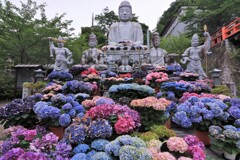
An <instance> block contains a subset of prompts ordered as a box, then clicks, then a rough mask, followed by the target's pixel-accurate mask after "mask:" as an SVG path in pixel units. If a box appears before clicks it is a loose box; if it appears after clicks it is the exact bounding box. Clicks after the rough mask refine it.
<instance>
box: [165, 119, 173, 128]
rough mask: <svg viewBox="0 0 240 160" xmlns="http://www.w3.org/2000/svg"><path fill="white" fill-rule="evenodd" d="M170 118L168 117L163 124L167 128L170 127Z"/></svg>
mask: <svg viewBox="0 0 240 160" xmlns="http://www.w3.org/2000/svg"><path fill="white" fill-rule="evenodd" d="M171 124H172V122H171V119H168V120H167V121H166V122H165V126H166V127H167V128H168V129H171Z"/></svg>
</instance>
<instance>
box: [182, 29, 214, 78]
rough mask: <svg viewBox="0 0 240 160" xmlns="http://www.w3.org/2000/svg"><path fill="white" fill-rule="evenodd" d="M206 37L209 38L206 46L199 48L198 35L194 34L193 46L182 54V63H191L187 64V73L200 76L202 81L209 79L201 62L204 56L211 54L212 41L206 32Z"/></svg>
mask: <svg viewBox="0 0 240 160" xmlns="http://www.w3.org/2000/svg"><path fill="white" fill-rule="evenodd" d="M204 36H205V37H207V39H206V40H205V43H204V45H201V46H198V44H199V38H198V35H197V34H194V35H193V37H192V41H191V42H192V46H191V47H189V48H187V49H186V50H185V51H184V53H183V54H182V57H183V58H182V60H181V62H182V63H183V64H185V63H186V62H187V61H189V63H188V64H187V69H186V71H188V72H192V73H197V74H198V75H199V79H200V80H202V79H204V78H206V77H207V75H206V73H205V72H204V71H203V68H202V64H201V60H202V58H201V57H202V56H203V54H210V53H211V52H208V50H209V48H210V44H209V43H211V41H209V39H211V37H210V34H209V33H208V32H206V31H205V33H204Z"/></svg>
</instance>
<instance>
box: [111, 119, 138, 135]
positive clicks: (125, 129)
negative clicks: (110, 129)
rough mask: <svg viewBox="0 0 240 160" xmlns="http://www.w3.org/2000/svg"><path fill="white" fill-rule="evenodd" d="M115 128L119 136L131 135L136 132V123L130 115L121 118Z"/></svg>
mask: <svg viewBox="0 0 240 160" xmlns="http://www.w3.org/2000/svg"><path fill="white" fill-rule="evenodd" d="M114 128H115V130H116V132H117V134H124V133H129V132H131V131H133V130H134V128H135V122H134V121H133V119H132V118H131V117H130V116H128V115H125V116H123V117H122V116H119V117H118V121H117V122H116V123H115V124H114Z"/></svg>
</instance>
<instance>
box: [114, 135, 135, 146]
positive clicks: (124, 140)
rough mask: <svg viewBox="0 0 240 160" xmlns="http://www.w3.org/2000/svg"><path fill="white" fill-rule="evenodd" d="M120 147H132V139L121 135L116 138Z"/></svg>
mask: <svg viewBox="0 0 240 160" xmlns="http://www.w3.org/2000/svg"><path fill="white" fill-rule="evenodd" d="M117 140H118V141H119V142H120V144H121V145H132V143H133V139H132V137H131V136H129V135H122V136H119V137H118V138H117Z"/></svg>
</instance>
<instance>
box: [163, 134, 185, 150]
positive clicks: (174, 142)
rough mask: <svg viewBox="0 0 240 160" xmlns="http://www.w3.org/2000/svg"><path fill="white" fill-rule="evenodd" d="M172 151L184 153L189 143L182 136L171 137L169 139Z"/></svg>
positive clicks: (168, 144)
mask: <svg viewBox="0 0 240 160" xmlns="http://www.w3.org/2000/svg"><path fill="white" fill-rule="evenodd" d="M167 146H168V149H169V150H170V151H175V152H180V153H184V152H186V151H187V150H188V144H187V143H186V142H185V141H184V139H183V138H181V137H170V138H169V139H168V141H167Z"/></svg>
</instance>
